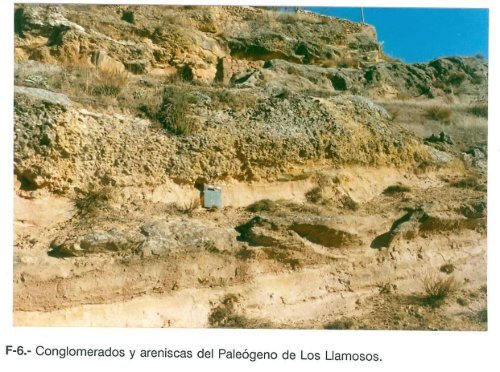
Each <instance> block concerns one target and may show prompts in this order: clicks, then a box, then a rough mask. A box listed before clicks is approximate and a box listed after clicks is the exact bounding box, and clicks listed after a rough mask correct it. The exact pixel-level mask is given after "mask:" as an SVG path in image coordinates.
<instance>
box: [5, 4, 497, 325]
mask: <svg viewBox="0 0 500 372" xmlns="http://www.w3.org/2000/svg"><path fill="white" fill-rule="evenodd" d="M15 58H16V65H15V84H16V87H15V102H14V119H15V123H14V131H15V143H14V151H15V156H14V172H15V176H16V185H15V206H16V208H15V209H16V211H15V221H14V223H15V231H16V242H15V249H14V254H15V276H14V286H15V298H14V303H15V319H16V323H17V324H20V325H21V324H25V325H27V324H31V325H35V324H53V325H66V324H68V325H118V326H127V325H130V326H178V327H206V326H218V327H219V326H220V327H224V326H240V327H283V328H290V327H301V328H321V327H339V326H340V325H342V324H343V325H344V326H345V325H346V324H350V326H349V327H353V328H382V329H387V328H389V329H408V328H411V329H414V328H418V329H429V328H431V329H436V328H437V329H484V328H485V326H486V323H485V318H484V317H485V314H486V313H485V301H486V264H485V260H486V254H485V252H486V220H485V219H486V159H487V151H486V148H487V144H486V133H487V125H486V124H487V78H488V65H487V62H486V61H485V60H484V59H482V58H479V57H467V58H465V57H450V58H441V59H437V60H435V61H431V62H429V63H421V64H406V63H403V62H401V61H397V60H394V59H391V58H390V57H388V56H386V55H385V54H384V53H383V51H382V49H381V47H380V44H379V43H378V41H377V39H376V33H375V30H374V29H373V27H371V26H368V25H362V24H358V23H354V22H350V21H346V20H341V19H336V18H331V17H325V16H321V15H317V14H314V13H310V12H304V11H301V10H298V11H289V12H277V11H273V10H269V9H260V8H250V7H163V6H102V5H99V6H96V5H78V6H77V5H64V6H56V5H19V6H17V7H16V10H15ZM204 183H217V184H219V185H221V186H222V189H223V205H224V208H223V209H222V210H215V211H214V210H205V209H203V208H201V207H200V200H201V199H200V197H201V194H200V188H201V187H202V185H203V184H204ZM450 278H451V279H450ZM429 282H433V283H434V284H436V283H437V284H439V283H441V284H442V285H446V283H448V284H450V283H452V284H453V285H450V288H448V292H449V293H448V292H447V293H446V295H445V296H444V297H443V298H433V297H432V294H429V293H428V292H429V288H428V285H427V284H429ZM426 283H427V284H426ZM452 287H453V288H452ZM188 308H189V309H191V310H190V311H187V310H186V309H188ZM415 309H416V310H415ZM436 309H438V310H436ZM394 313H397V314H399V315H398V317H394V316H393V315H394ZM144 314H146V316H145V315H144ZM186 314H188V315H186ZM396 318H397V319H396ZM363 319H364V320H363ZM395 319H396V320H395Z"/></svg>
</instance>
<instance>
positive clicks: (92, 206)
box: [75, 186, 111, 215]
mask: <svg viewBox="0 0 500 372" xmlns="http://www.w3.org/2000/svg"><path fill="white" fill-rule="evenodd" d="M110 200H111V188H109V187H94V186H90V187H89V188H88V189H87V190H86V191H82V192H80V195H78V197H77V198H76V199H75V207H76V209H77V210H78V212H79V213H80V214H81V215H89V214H92V213H95V212H97V211H99V210H105V209H107V208H108V207H109V201H110Z"/></svg>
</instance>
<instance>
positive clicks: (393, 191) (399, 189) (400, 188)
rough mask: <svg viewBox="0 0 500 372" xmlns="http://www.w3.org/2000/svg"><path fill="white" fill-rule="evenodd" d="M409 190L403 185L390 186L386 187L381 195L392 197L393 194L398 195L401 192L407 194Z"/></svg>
mask: <svg viewBox="0 0 500 372" xmlns="http://www.w3.org/2000/svg"><path fill="white" fill-rule="evenodd" d="M410 190H411V189H410V188H409V187H408V186H405V185H400V184H398V185H392V186H389V187H387V188H386V189H385V190H384V191H383V192H382V194H384V195H394V194H399V193H402V192H409V191H410Z"/></svg>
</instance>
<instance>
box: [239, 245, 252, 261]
mask: <svg viewBox="0 0 500 372" xmlns="http://www.w3.org/2000/svg"><path fill="white" fill-rule="evenodd" d="M236 257H237V258H239V259H240V260H245V261H246V260H250V259H252V258H255V252H254V251H251V250H250V249H247V248H241V249H240V250H239V252H238V253H236Z"/></svg>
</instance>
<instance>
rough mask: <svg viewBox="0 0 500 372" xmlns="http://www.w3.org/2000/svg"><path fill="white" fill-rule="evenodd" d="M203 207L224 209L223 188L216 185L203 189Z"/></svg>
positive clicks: (206, 186) (205, 186)
mask: <svg viewBox="0 0 500 372" xmlns="http://www.w3.org/2000/svg"><path fill="white" fill-rule="evenodd" d="M203 207H204V208H219V209H220V208H222V188H221V187H219V186H214V185H204V187H203Z"/></svg>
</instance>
